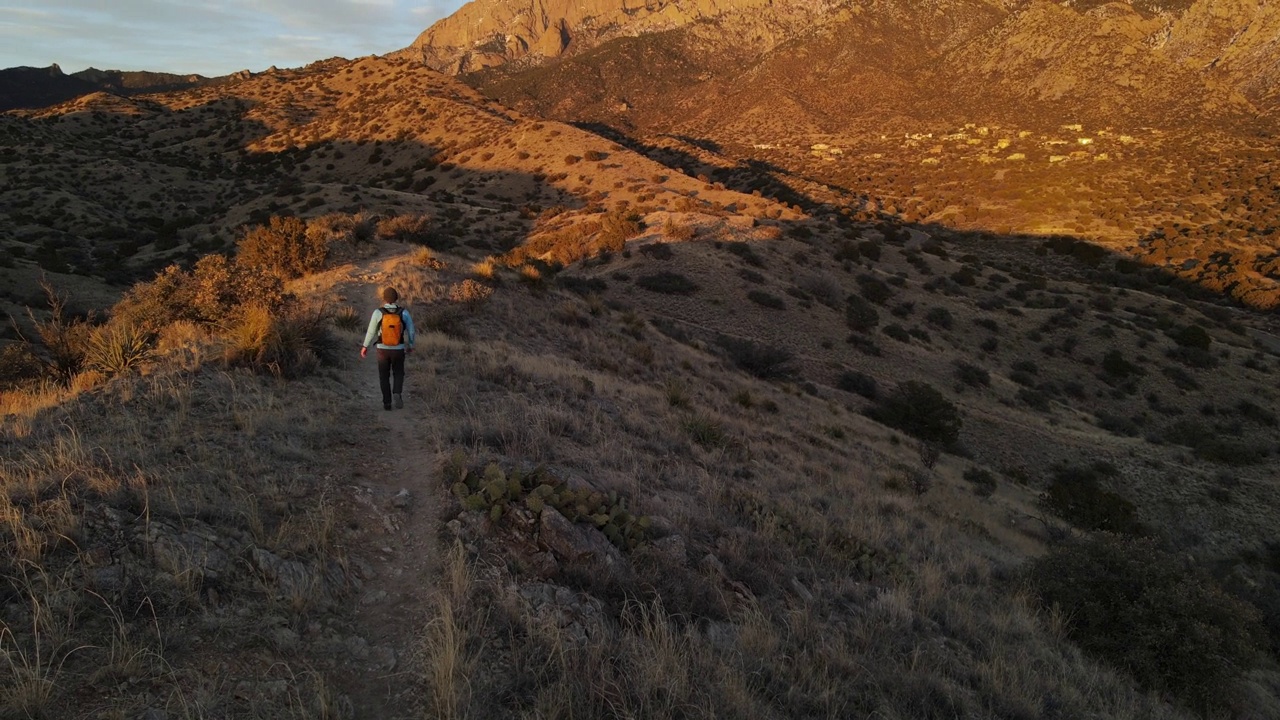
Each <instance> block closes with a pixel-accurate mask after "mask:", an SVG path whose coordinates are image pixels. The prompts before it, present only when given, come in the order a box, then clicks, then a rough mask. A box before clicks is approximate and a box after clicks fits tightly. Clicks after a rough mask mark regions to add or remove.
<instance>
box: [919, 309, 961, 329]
mask: <svg viewBox="0 0 1280 720" xmlns="http://www.w3.org/2000/svg"><path fill="white" fill-rule="evenodd" d="M924 319H925V322H927V323H929V324H930V325H932V326H934V327H937V328H942V329H943V330H950V329H951V326H952V325H953V324H954V322H955V320H954V318H953V317H952V315H951V311H950V310H947V309H946V308H941V307H936V308H932V309H930V310H929V312H927V313H925V314H924Z"/></svg>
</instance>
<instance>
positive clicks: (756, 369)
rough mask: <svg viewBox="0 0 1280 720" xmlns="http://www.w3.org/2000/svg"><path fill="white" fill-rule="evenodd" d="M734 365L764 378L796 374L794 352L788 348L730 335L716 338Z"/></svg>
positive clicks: (777, 377)
mask: <svg viewBox="0 0 1280 720" xmlns="http://www.w3.org/2000/svg"><path fill="white" fill-rule="evenodd" d="M716 344H717V345H719V346H720V347H722V348H724V350H725V352H726V354H728V356H729V359H730V360H731V361H732V362H733V364H734V365H736V366H738V368H739V369H741V370H745V371H747V372H748V373H751V374H752V375H754V376H756V377H758V378H761V379H763V380H774V379H782V378H788V377H791V376H793V375H795V367H794V366H792V364H791V360H792V357H793V356H792V354H791V351H790V350H787V349H786V348H781V347H777V346H775V345H766V344H764V343H758V342H755V341H753V340H746V339H740V338H733V337H728V336H725V335H722V336H720V337H719V338H717V339H716Z"/></svg>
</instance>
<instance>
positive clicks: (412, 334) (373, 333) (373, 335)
mask: <svg viewBox="0 0 1280 720" xmlns="http://www.w3.org/2000/svg"><path fill="white" fill-rule="evenodd" d="M396 307H397V305H396V304H395V303H391V304H388V305H383V306H382V307H380V308H378V309H377V310H374V311H373V317H371V318H369V330H368V331H367V332H365V334H364V346H365V347H373V341H374V340H378V339H380V338H381V336H382V332H381V325H382V310H383V308H386V309H388V310H390V309H393V308H396ZM400 317H402V318H404V339H405V342H404V343H401V344H399V345H383V344H382V343H378V349H379V350H404V349H405V346H406V345H407V346H408V347H409V349H413V341H414V340H416V339H417V337H418V333H417V331H415V330H414V329H413V318H411V317H409V311H408V310H407V309H406V310H401V311H400Z"/></svg>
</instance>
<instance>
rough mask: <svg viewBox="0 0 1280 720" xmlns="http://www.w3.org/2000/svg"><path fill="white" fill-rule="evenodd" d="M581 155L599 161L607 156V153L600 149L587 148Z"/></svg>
mask: <svg viewBox="0 0 1280 720" xmlns="http://www.w3.org/2000/svg"><path fill="white" fill-rule="evenodd" d="M582 157H583V158H585V159H587V160H590V161H592V162H599V161H600V160H604V159H605V158H607V157H609V153H607V152H603V151H600V150H588V151H586V152H584V153H582Z"/></svg>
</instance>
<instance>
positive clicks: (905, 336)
mask: <svg viewBox="0 0 1280 720" xmlns="http://www.w3.org/2000/svg"><path fill="white" fill-rule="evenodd" d="M881 332H883V333H884V334H885V335H888V336H889V337H891V338H893V339H894V340H897V341H898V342H904V343H909V342H911V333H909V332H907V330H906V328H904V327H902V326H901V325H885V326H884V329H883V330H882V331H881Z"/></svg>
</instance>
